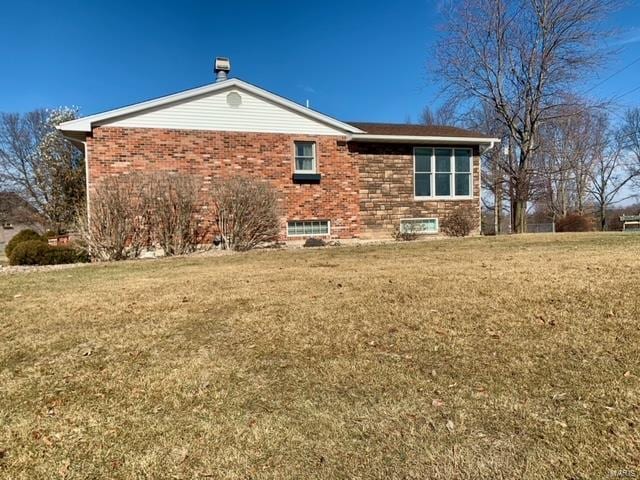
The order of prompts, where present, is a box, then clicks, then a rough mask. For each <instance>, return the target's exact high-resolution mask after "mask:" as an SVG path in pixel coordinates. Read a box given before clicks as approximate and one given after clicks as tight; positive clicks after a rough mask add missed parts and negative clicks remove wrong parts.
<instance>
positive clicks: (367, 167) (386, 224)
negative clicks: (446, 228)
mask: <svg viewBox="0 0 640 480" xmlns="http://www.w3.org/2000/svg"><path fill="white" fill-rule="evenodd" d="M429 146H433V147H439V146H441V147H447V148H450V147H452V146H451V145H429ZM413 147H414V146H413V145H410V144H406V145H405V144H389V143H356V142H351V143H349V151H350V152H351V154H352V155H353V157H354V158H356V159H357V160H358V169H359V172H360V190H359V193H360V199H359V200H360V222H361V225H362V237H363V238H381V237H389V236H390V235H392V233H393V230H394V227H396V226H397V225H399V224H400V220H402V219H404V218H423V217H437V218H438V219H439V221H442V220H443V219H444V218H445V217H446V215H447V214H448V213H449V212H451V211H453V210H454V209H457V208H463V209H466V210H468V212H469V213H470V214H471V215H472V216H473V218H474V221H475V223H476V225H477V228H476V232H475V233H479V231H480V157H479V152H478V148H477V147H475V148H474V149H473V198H472V199H470V200H415V199H414V193H413Z"/></svg>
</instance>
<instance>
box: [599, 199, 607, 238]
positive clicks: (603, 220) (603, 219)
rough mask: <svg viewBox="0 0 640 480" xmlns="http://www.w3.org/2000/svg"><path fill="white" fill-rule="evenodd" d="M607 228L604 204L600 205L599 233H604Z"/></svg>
mask: <svg viewBox="0 0 640 480" xmlns="http://www.w3.org/2000/svg"><path fill="white" fill-rule="evenodd" d="M606 228H607V209H606V205H605V204H604V202H602V203H601V204H600V231H601V232H604V231H605V230H606Z"/></svg>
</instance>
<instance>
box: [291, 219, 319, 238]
mask: <svg viewBox="0 0 640 480" xmlns="http://www.w3.org/2000/svg"><path fill="white" fill-rule="evenodd" d="M287 227H288V228H287V234H288V235H289V236H294V235H299V236H313V235H328V234H329V222H328V221H327V220H307V221H305V220H301V221H292V222H287Z"/></svg>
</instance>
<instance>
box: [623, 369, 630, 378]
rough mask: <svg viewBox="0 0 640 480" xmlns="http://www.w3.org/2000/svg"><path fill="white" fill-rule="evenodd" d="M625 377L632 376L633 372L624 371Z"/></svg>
mask: <svg viewBox="0 0 640 480" xmlns="http://www.w3.org/2000/svg"><path fill="white" fill-rule="evenodd" d="M623 376H624V377H630V376H631V372H630V371H629V370H627V371H626V372H624V375H623Z"/></svg>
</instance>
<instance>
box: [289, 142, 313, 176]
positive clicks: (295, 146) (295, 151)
mask: <svg viewBox="0 0 640 480" xmlns="http://www.w3.org/2000/svg"><path fill="white" fill-rule="evenodd" d="M299 143H310V144H311V152H312V156H311V157H300V156H298V144H299ZM298 158H311V161H312V167H311V170H298ZM293 172H294V173H317V172H318V155H317V147H316V142H314V141H313V140H294V141H293Z"/></svg>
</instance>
